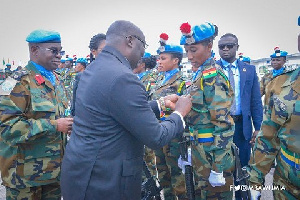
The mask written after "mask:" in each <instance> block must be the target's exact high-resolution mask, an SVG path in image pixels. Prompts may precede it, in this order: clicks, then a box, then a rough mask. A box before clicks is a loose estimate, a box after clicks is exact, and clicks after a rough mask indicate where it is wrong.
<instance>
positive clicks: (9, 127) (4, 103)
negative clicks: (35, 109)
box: [0, 82, 57, 145]
mask: <svg viewBox="0 0 300 200" xmlns="http://www.w3.org/2000/svg"><path fill="white" fill-rule="evenodd" d="M24 83H25V82H19V83H17V84H16V86H15V87H14V89H13V90H12V91H11V93H10V95H2V96H0V134H1V139H2V140H3V141H4V142H6V143H8V144H11V145H16V144H18V143H25V142H30V140H33V139H35V138H36V137H39V136H40V135H41V134H53V133H55V132H56V128H57V123H56V121H55V120H50V119H49V118H50V117H49V116H50V115H51V113H50V112H49V113H47V112H45V113H44V114H43V115H44V116H43V117H41V118H39V119H34V118H31V117H29V116H28V114H27V112H28V110H29V109H31V103H30V102H31V100H30V99H31V96H30V93H29V90H28V89H27V88H26V86H25V84H24Z"/></svg>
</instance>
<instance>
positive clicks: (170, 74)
mask: <svg viewBox="0 0 300 200" xmlns="http://www.w3.org/2000/svg"><path fill="white" fill-rule="evenodd" d="M177 72H179V69H178V68H176V69H173V70H171V71H168V72H166V74H165V78H164V80H163V81H162V83H161V84H162V85H163V84H165V83H166V82H167V81H168V80H170V79H171V78H172V76H174V75H175V74H176V73H177Z"/></svg>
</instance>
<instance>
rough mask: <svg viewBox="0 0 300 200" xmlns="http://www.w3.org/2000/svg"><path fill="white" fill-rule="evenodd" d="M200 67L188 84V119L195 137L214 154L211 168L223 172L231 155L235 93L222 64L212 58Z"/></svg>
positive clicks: (192, 134) (211, 155)
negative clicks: (189, 97) (189, 107)
mask: <svg viewBox="0 0 300 200" xmlns="http://www.w3.org/2000/svg"><path fill="white" fill-rule="evenodd" d="M200 70H201V71H199V73H198V75H197V77H196V78H195V80H194V81H193V82H192V84H191V85H190V86H189V87H188V88H187V92H188V93H189V94H190V95H191V96H192V110H191V111H190V112H189V114H188V115H187V116H186V122H187V125H188V126H189V127H190V129H191V136H192V137H193V140H195V141H196V142H197V141H198V142H199V143H203V144H204V146H205V151H206V153H207V154H208V155H209V156H210V158H212V163H210V164H211V167H210V168H211V169H212V170H214V171H217V172H222V171H223V167H224V165H225V164H226V161H227V157H228V155H232V154H231V144H232V140H233V133H234V123H233V120H232V118H231V116H230V107H231V103H232V101H233V98H234V94H233V90H232V88H231V86H230V83H229V80H228V79H227V77H226V75H225V74H224V73H223V70H222V68H221V67H220V66H219V65H217V64H215V61H214V60H213V59H211V61H210V62H208V63H207V64H206V65H204V66H201V68H200ZM193 162H194V159H193ZM194 163H197V161H196V162H194ZM195 165H197V164H195ZM199 167H200V166H199ZM201 167H202V166H201ZM195 168H197V167H195ZM196 170H197V169H196Z"/></svg>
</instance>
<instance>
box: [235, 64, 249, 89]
mask: <svg viewBox="0 0 300 200" xmlns="http://www.w3.org/2000/svg"><path fill="white" fill-rule="evenodd" d="M237 64H238V69H239V72H240V93H241V94H242V91H243V90H244V86H245V82H246V74H247V71H246V68H245V66H244V64H243V63H242V62H241V61H239V60H238V61H237ZM244 69H245V70H244Z"/></svg>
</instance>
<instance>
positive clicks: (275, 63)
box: [260, 47, 288, 96]
mask: <svg viewBox="0 0 300 200" xmlns="http://www.w3.org/2000/svg"><path fill="white" fill-rule="evenodd" d="M274 50H275V52H274V53H273V54H272V55H271V56H270V57H271V65H272V67H273V68H274V69H273V70H272V72H269V73H267V74H265V75H264V76H263V77H262V78H261V80H260V94H261V96H263V95H265V94H266V86H267V84H268V83H269V82H270V81H271V80H272V78H273V77H275V76H277V75H279V74H282V73H284V71H285V67H284V64H285V62H286V56H287V54H288V53H287V52H286V51H280V49H279V47H275V48H274Z"/></svg>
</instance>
